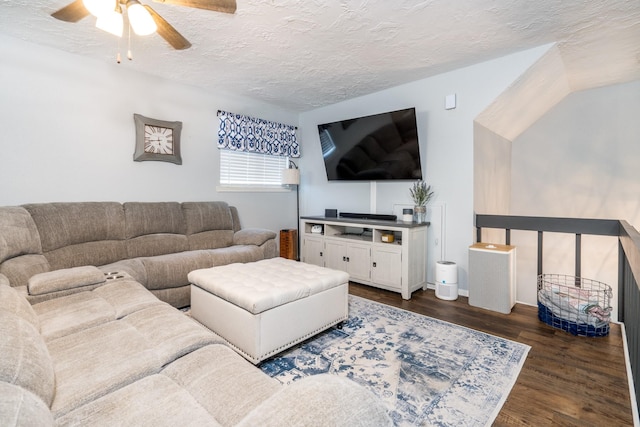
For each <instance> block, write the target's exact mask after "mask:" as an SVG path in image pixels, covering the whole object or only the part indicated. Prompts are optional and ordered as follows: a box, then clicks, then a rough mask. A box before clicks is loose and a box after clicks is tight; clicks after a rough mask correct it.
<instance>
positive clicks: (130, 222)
mask: <svg viewBox="0 0 640 427" xmlns="http://www.w3.org/2000/svg"><path fill="white" fill-rule="evenodd" d="M124 215H125V226H126V238H127V257H128V258H136V257H143V256H155V255H163V254H168V253H174V252H183V251H186V250H188V249H189V245H188V241H187V236H185V232H186V226H185V220H184V215H183V213H182V207H181V206H180V203H177V202H158V203H151V202H147V203H144V202H127V203H125V204H124Z"/></svg>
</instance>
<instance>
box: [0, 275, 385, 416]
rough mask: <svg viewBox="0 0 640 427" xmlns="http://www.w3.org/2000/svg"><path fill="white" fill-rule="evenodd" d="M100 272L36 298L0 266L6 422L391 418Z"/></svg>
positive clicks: (0, 372)
mask: <svg viewBox="0 0 640 427" xmlns="http://www.w3.org/2000/svg"><path fill="white" fill-rule="evenodd" d="M92 269H93V271H91V270H92ZM74 271H77V272H78V273H79V275H81V276H85V277H86V276H88V275H90V274H94V275H102V276H104V275H103V273H102V272H101V271H99V270H98V269H96V268H95V267H78V268H74V269H71V272H74ZM104 280H105V282H103V283H102V284H101V286H98V287H96V288H95V289H93V290H91V291H86V290H85V291H78V292H77V293H74V294H71V295H67V296H62V297H59V298H55V299H50V300H47V301H43V302H40V303H37V304H34V305H31V304H30V303H29V302H28V301H27V300H26V298H25V297H24V296H22V295H20V293H19V292H18V291H17V290H16V289H15V288H13V287H11V286H9V280H8V279H7V278H6V276H4V275H1V274H0V337H1V339H0V424H1V425H2V426H29V427H38V426H54V425H56V426H109V427H111V426H153V427H160V426H178V425H179V426H274V427H275V426H319V425H322V426H358V425H362V426H378V425H389V423H390V422H389V418H388V417H387V415H386V412H385V411H384V409H383V407H382V406H381V405H380V403H379V401H378V399H377V398H376V397H375V396H373V394H371V393H370V392H369V391H367V390H365V389H364V388H362V387H360V386H358V385H357V384H355V383H353V382H351V381H350V380H347V379H341V378H339V377H336V376H332V375H319V376H314V377H307V378H305V379H303V380H300V381H297V382H295V383H293V384H292V385H287V386H283V385H280V383H278V382H277V381H276V380H274V379H272V378H270V377H268V376H267V375H266V374H264V373H262V372H261V371H260V370H259V369H257V368H255V367H254V366H253V365H251V364H250V363H249V362H247V361H246V360H245V359H243V358H242V357H241V356H239V355H238V354H236V353H235V352H234V351H233V350H231V349H230V348H229V347H227V346H226V345H225V344H223V341H222V340H221V339H220V338H219V337H218V336H217V335H216V334H214V333H213V332H211V331H209V330H207V329H205V328H204V327H203V326H201V325H200V324H198V323H196V322H195V321H194V320H192V319H191V318H190V317H188V316H187V315H185V314H183V313H181V312H180V311H179V310H177V309H175V308H174V307H171V306H170V305H168V304H167V303H164V302H161V301H160V300H158V299H157V298H156V297H155V296H154V295H153V294H151V293H150V292H149V290H147V289H146V288H145V287H144V286H142V285H141V284H139V283H138V282H136V281H135V280H133V279H131V278H130V277H126V276H125V277H122V278H117V279H113V280H112V281H109V282H106V280H107V279H104Z"/></svg>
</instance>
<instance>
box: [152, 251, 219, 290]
mask: <svg viewBox="0 0 640 427" xmlns="http://www.w3.org/2000/svg"><path fill="white" fill-rule="evenodd" d="M216 250H217V249H216ZM220 250H225V249H220ZM140 260H141V261H142V264H143V265H144V267H145V270H146V271H147V288H148V289H166V288H176V287H180V286H185V285H188V284H189V281H188V279H187V274H189V272H190V271H193V270H197V269H200V268H207V267H211V266H213V261H212V260H211V256H210V255H209V252H208V251H188V252H180V253H175V254H167V255H159V256H155V257H146V258H141V259H140Z"/></svg>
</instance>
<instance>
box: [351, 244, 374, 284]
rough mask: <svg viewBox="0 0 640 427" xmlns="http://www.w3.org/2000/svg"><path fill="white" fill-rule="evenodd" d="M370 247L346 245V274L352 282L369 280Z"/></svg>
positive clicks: (365, 245)
mask: <svg viewBox="0 0 640 427" xmlns="http://www.w3.org/2000/svg"><path fill="white" fill-rule="evenodd" d="M370 263H371V245H367V244H357V243H350V244H348V245H347V273H349V276H350V277H351V278H352V279H353V280H358V279H360V280H366V281H369V280H371V264H370Z"/></svg>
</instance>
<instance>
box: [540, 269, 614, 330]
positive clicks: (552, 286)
mask: <svg viewBox="0 0 640 427" xmlns="http://www.w3.org/2000/svg"><path fill="white" fill-rule="evenodd" d="M612 296H613V293H612V291H611V286H609V285H607V284H605V283H602V282H597V281H595V280H591V279H585V278H581V277H575V276H567V275H564V274H541V275H539V276H538V319H540V320H541V321H543V322H544V323H546V324H547V325H549V326H553V327H554V328H558V329H562V330H563V331H566V332H569V333H570V334H573V335H579V336H584V337H604V336H606V335H608V334H609V321H610V318H611V304H610V302H611V298H612Z"/></svg>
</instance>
